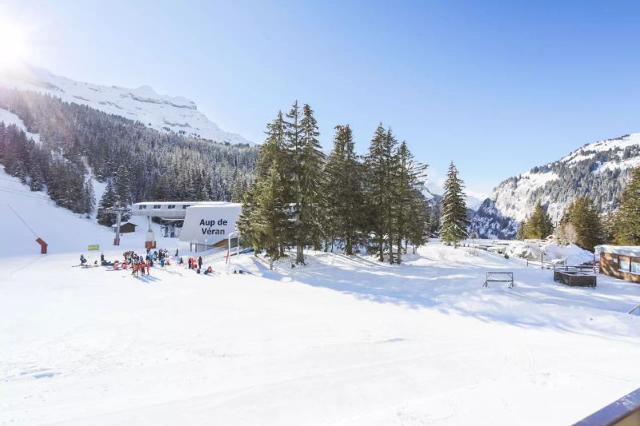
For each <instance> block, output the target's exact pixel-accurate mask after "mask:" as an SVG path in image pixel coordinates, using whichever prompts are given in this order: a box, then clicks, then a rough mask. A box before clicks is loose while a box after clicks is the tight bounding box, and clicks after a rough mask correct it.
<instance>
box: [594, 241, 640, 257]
mask: <svg viewBox="0 0 640 426" xmlns="http://www.w3.org/2000/svg"><path fill="white" fill-rule="evenodd" d="M595 251H596V252H598V253H611V254H620V255H623V256H634V257H640V246H614V245H608V244H603V245H601V246H596V247H595Z"/></svg>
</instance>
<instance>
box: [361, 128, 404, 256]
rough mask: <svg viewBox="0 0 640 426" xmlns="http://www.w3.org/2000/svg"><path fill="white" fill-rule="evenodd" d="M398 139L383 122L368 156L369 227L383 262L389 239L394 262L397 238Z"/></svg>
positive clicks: (372, 141) (366, 168) (366, 163)
mask: <svg viewBox="0 0 640 426" xmlns="http://www.w3.org/2000/svg"><path fill="white" fill-rule="evenodd" d="M397 143H398V142H397V140H396V139H395V137H394V136H393V134H392V133H391V130H390V129H389V130H385V129H384V127H382V124H380V125H378V128H377V129H376V131H375V134H374V136H373V139H372V140H371V144H370V146H369V152H368V154H367V156H366V157H365V173H366V205H367V222H368V228H369V231H370V232H372V233H373V234H374V235H375V237H374V241H375V243H376V246H377V252H378V258H379V260H380V261H381V262H382V261H384V249H385V243H387V247H388V250H389V262H390V263H393V262H394V256H393V250H392V244H393V242H394V238H393V237H394V235H393V221H394V216H393V213H394V212H393V209H394V205H393V203H394V201H395V196H394V195H395V194H394V188H393V181H394V173H396V171H397V167H396V163H397V160H398V158H397V156H396V146H397Z"/></svg>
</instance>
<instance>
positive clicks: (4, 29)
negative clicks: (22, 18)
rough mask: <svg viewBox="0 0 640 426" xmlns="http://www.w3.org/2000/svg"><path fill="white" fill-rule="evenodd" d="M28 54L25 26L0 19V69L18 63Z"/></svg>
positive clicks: (25, 58)
mask: <svg viewBox="0 0 640 426" xmlns="http://www.w3.org/2000/svg"><path fill="white" fill-rule="evenodd" d="M28 56H29V43H28V37H27V30H26V28H24V27H21V26H18V25H16V24H13V23H11V22H7V21H5V20H0V70H2V69H7V68H11V67H14V66H17V65H20V64H21V63H23V62H24V61H25V60H27V59H28Z"/></svg>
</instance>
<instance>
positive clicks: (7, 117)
mask: <svg viewBox="0 0 640 426" xmlns="http://www.w3.org/2000/svg"><path fill="white" fill-rule="evenodd" d="M0 121H1V122H3V123H4V124H5V126H10V125H12V124H13V125H14V126H16V127H17V128H18V129H20V130H22V131H23V132H25V133H26V135H27V138H28V139H33V141H34V142H35V143H40V135H39V134H37V133H31V132H29V131H28V130H27V126H25V125H24V122H23V121H22V120H21V119H20V117H18V116H17V115H15V114H14V113H12V112H10V111H7V110H6V109H2V108H0Z"/></svg>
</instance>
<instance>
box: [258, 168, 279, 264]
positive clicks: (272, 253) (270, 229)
mask: <svg viewBox="0 0 640 426" xmlns="http://www.w3.org/2000/svg"><path fill="white" fill-rule="evenodd" d="M268 173H269V174H268V175H267V177H266V179H264V180H262V181H261V182H260V183H259V184H258V192H257V194H256V195H255V201H256V208H255V209H254V210H253V211H252V213H251V217H250V220H251V223H252V225H251V226H252V227H253V229H255V233H254V234H253V235H254V237H253V238H255V243H257V245H258V246H259V247H260V248H264V249H265V250H266V252H267V256H269V262H270V264H269V266H270V268H271V269H273V262H274V261H275V260H277V259H279V258H280V257H282V255H283V250H282V247H283V245H284V243H285V236H286V232H285V231H286V227H287V226H288V217H287V214H286V206H285V205H284V203H283V202H282V198H283V197H282V189H283V182H282V180H281V177H280V171H279V170H278V166H277V164H275V163H274V164H273V165H272V167H271V169H270V170H269V172H268Z"/></svg>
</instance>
